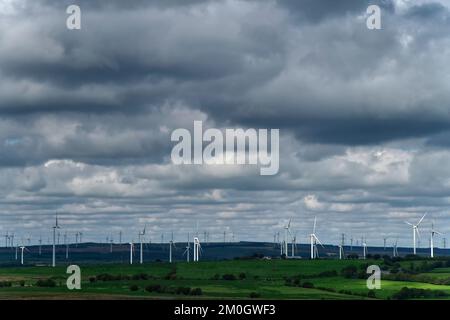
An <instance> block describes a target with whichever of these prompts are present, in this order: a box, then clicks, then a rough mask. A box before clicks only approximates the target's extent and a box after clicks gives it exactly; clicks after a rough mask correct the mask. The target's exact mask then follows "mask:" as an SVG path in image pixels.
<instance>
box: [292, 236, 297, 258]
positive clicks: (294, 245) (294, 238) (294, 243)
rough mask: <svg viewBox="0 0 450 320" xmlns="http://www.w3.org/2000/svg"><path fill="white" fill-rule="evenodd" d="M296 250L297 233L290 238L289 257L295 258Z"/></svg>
mask: <svg viewBox="0 0 450 320" xmlns="http://www.w3.org/2000/svg"><path fill="white" fill-rule="evenodd" d="M296 249H297V233H295V234H294V236H293V237H292V243H291V257H292V258H293V257H295V250H296Z"/></svg>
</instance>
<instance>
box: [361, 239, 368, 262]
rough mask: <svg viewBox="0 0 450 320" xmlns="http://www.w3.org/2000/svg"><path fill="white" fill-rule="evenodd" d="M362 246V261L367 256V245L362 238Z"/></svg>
mask: <svg viewBox="0 0 450 320" xmlns="http://www.w3.org/2000/svg"><path fill="white" fill-rule="evenodd" d="M361 241H362V246H363V259H364V260H366V256H367V252H368V250H367V243H366V239H364V238H362V240H361Z"/></svg>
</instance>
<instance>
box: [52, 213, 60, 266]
mask: <svg viewBox="0 0 450 320" xmlns="http://www.w3.org/2000/svg"><path fill="white" fill-rule="evenodd" d="M56 229H60V227H59V224H58V214H57V213H56V215H55V225H54V226H53V254H52V267H53V268H54V267H55V266H56Z"/></svg>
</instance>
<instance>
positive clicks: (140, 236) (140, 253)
mask: <svg viewBox="0 0 450 320" xmlns="http://www.w3.org/2000/svg"><path fill="white" fill-rule="evenodd" d="M146 228H147V225H145V226H144V230H142V232H141V231H139V234H138V235H139V243H140V247H139V251H140V252H139V263H140V264H143V263H144V254H143V245H142V241H143V238H144V235H145V229H146Z"/></svg>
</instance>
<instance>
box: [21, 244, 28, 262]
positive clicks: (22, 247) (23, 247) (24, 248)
mask: <svg viewBox="0 0 450 320" xmlns="http://www.w3.org/2000/svg"><path fill="white" fill-rule="evenodd" d="M24 250H27V251H29V250H28V249H27V248H26V247H25V246H23V245H22V246H21V247H20V264H21V265H23V251H24Z"/></svg>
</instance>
